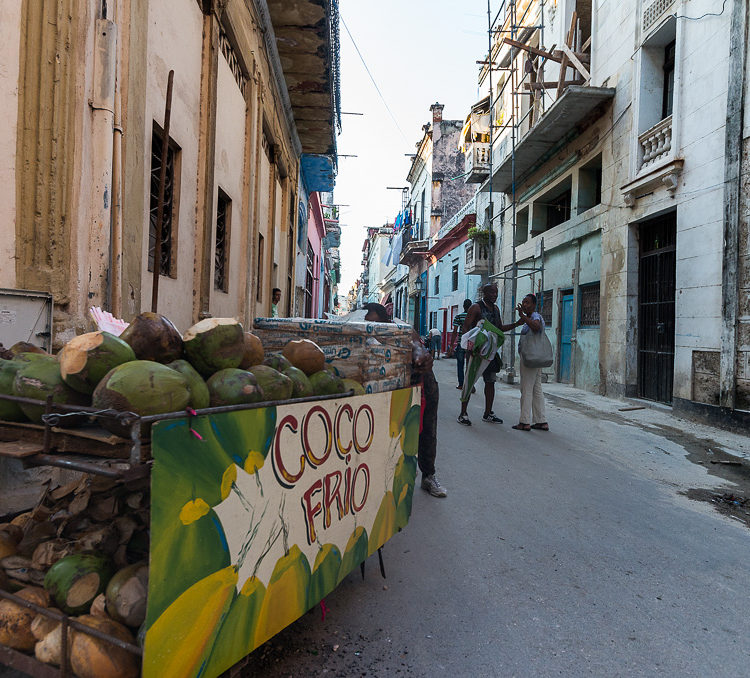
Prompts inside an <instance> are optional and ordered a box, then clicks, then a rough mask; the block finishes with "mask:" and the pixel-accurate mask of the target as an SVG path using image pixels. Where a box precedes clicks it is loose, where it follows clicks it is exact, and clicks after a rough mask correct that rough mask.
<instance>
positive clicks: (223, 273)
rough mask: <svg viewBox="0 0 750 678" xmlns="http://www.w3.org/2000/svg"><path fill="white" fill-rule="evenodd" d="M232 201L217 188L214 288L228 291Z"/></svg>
mask: <svg viewBox="0 0 750 678" xmlns="http://www.w3.org/2000/svg"><path fill="white" fill-rule="evenodd" d="M231 215H232V201H231V200H230V199H229V196H227V194H226V193H224V191H222V190H221V189H219V196H218V198H217V200H216V239H215V243H214V244H215V247H214V288H215V289H217V290H221V291H222V292H228V291H229V229H230V224H231V218H232V217H231Z"/></svg>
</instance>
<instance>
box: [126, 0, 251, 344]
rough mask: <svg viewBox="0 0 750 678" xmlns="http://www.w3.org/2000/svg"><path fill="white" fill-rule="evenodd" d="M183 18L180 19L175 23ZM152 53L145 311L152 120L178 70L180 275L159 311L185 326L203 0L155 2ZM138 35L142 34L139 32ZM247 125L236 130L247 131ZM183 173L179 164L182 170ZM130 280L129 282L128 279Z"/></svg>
mask: <svg viewBox="0 0 750 678" xmlns="http://www.w3.org/2000/svg"><path fill="white" fill-rule="evenodd" d="M175 17H179V21H175V20H174V19H175ZM149 24H150V28H149V43H148V44H149V53H148V66H147V72H146V80H145V83H144V85H145V92H146V113H145V120H146V129H145V138H144V139H143V140H142V143H143V149H144V150H143V152H144V158H146V162H145V166H144V170H145V171H144V176H143V178H142V181H143V184H142V186H143V189H142V190H143V192H144V195H145V196H146V210H145V214H144V215H143V216H142V219H143V233H142V237H141V242H140V248H139V250H140V252H138V253H137V254H136V256H138V255H140V256H141V257H142V259H143V261H144V265H143V267H142V272H141V275H142V278H141V281H140V289H141V294H142V299H141V305H140V309H139V310H147V309H149V308H150V299H151V284H152V272H150V271H148V270H147V266H146V265H145V261H146V260H147V255H148V234H149V214H148V205H149V202H148V195H149V192H150V181H151V161H150V159H151V129H152V127H151V123H152V122H156V123H157V124H158V125H159V126H160V127H161V128H163V125H164V102H165V99H166V91H167V77H168V75H169V71H170V69H174V71H175V75H174V86H173V93H172V114H171V122H170V130H169V135H170V137H171V138H172V139H173V140H174V142H175V143H176V144H177V145H178V146H179V147H180V153H179V159H178V165H179V170H178V171H179V174H178V176H179V184H178V182H177V176H176V177H175V179H176V181H175V185H176V186H177V185H178V186H179V206H178V208H177V214H176V215H174V216H175V217H176V219H173V227H172V237H173V239H174V238H176V251H174V255H173V256H176V266H175V268H176V272H175V277H170V276H164V275H162V276H161V278H160V280H159V312H160V313H162V314H163V315H166V316H167V317H168V318H170V319H171V320H172V322H174V323H175V325H176V326H177V327H178V328H179V329H180V330H181V331H183V332H184V331H185V330H186V329H187V328H188V327H190V326H191V325H192V324H193V317H192V316H193V313H192V307H191V305H190V304H186V303H185V300H186V297H188V295H190V291H191V290H192V289H193V266H194V254H195V230H196V225H197V222H198V215H197V212H196V202H197V196H198V183H197V180H198V175H197V173H196V167H198V147H199V143H201V141H202V139H201V135H200V133H199V131H200V110H201V99H200V92H201V88H200V82H201V53H202V44H203V15H202V14H201V11H200V9H199V7H198V4H197V3H192V2H188V1H186V0H162V1H161V2H151V3H149ZM134 39H137V36H134ZM242 129H243V128H240V129H239V130H236V132H237V133H239V134H241V133H242ZM176 174H177V168H176ZM126 284H127V283H126Z"/></svg>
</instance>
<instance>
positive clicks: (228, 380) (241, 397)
mask: <svg viewBox="0 0 750 678" xmlns="http://www.w3.org/2000/svg"><path fill="white" fill-rule="evenodd" d="M206 386H208V392H209V394H210V397H211V407H221V406H223V405H247V404H249V403H259V402H261V401H263V400H265V398H264V395H263V389H261V387H260V386H259V385H258V381H257V379H256V378H255V375H254V374H251V373H250V372H246V371H245V370H240V369H237V368H233V367H228V368H227V369H224V370H219V371H218V372H216V373H215V374H214V375H212V376H211V377H209V379H208V381H207V382H206Z"/></svg>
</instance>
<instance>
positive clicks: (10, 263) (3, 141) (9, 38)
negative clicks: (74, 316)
mask: <svg viewBox="0 0 750 678" xmlns="http://www.w3.org/2000/svg"><path fill="white" fill-rule="evenodd" d="M20 36H21V3H20V2H4V3H2V4H0V118H1V119H2V120H3V124H2V125H0V157H1V158H2V159H3V161H2V163H1V164H0V186H5V187H14V186H15V185H16V142H17V129H16V124H17V120H18V70H19V66H20V64H19V60H20V56H21V55H20V51H19V47H20V44H19V43H20ZM4 196H5V197H4V199H3V200H0V287H15V284H16V264H15V255H16V248H15V241H16V238H15V230H16V195H15V191H13V190H10V191H8V190H6V192H5V193H4Z"/></svg>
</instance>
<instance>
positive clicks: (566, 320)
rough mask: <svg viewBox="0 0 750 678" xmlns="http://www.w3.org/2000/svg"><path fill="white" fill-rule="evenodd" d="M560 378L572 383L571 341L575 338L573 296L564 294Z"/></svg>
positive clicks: (564, 381)
mask: <svg viewBox="0 0 750 678" xmlns="http://www.w3.org/2000/svg"><path fill="white" fill-rule="evenodd" d="M560 316H561V318H562V320H561V322H560V377H559V381H561V382H563V383H567V382H569V381H570V351H571V343H570V339H571V337H572V336H573V295H572V294H564V295H563V298H562V305H561V308H560Z"/></svg>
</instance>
